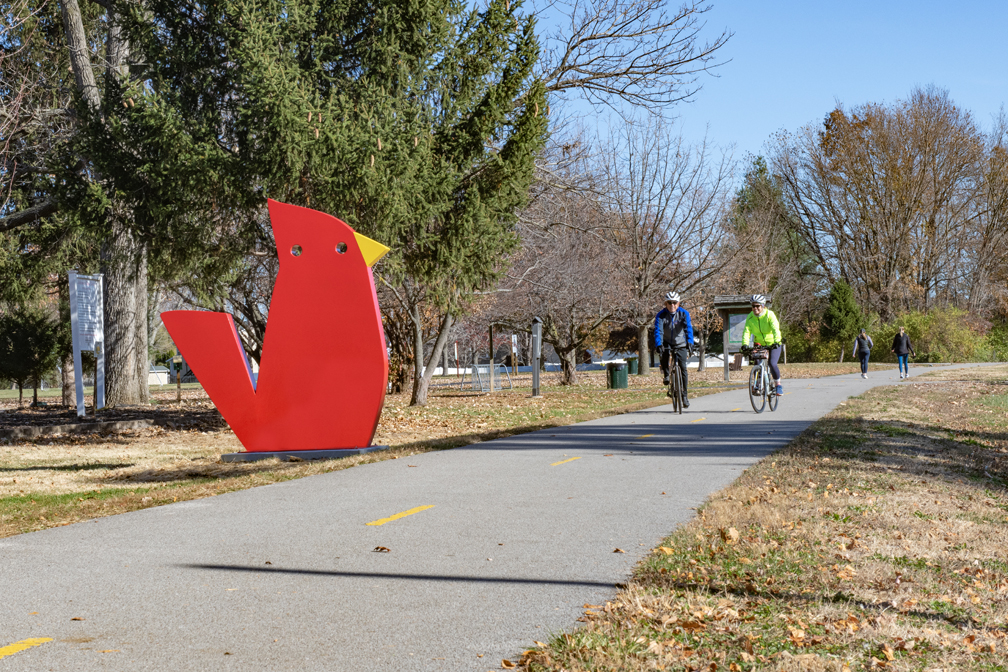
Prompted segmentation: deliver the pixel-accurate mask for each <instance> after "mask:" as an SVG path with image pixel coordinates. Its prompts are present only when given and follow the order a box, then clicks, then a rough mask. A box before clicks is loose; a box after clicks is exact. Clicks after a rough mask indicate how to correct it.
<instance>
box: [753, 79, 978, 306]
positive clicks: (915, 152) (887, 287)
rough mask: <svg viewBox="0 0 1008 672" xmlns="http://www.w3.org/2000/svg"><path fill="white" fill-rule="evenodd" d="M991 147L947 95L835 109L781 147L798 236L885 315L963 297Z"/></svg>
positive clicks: (779, 160)
mask: <svg viewBox="0 0 1008 672" xmlns="http://www.w3.org/2000/svg"><path fill="white" fill-rule="evenodd" d="M983 148H984V142H983V137H982V134H981V133H980V131H979V129H978V128H977V126H976V124H975V123H974V122H973V119H972V117H971V116H970V114H969V113H968V112H966V111H964V110H962V109H961V108H959V107H957V106H956V105H954V103H953V102H952V101H951V99H950V98H949V96H948V92H947V91H944V90H940V89H935V88H927V89H916V90H915V91H913V92H912V94H911V96H910V98H909V99H908V100H906V101H899V102H897V103H896V104H894V105H891V106H883V105H876V104H866V105H863V106H860V107H857V108H855V109H853V110H852V111H851V112H850V113H848V112H846V111H845V110H844V109H843V108H841V107H838V108H837V109H836V110H834V111H833V112H831V113H830V115H829V116H828V117H827V119H826V121H825V123H824V124H823V126H822V128H818V127H815V126H811V125H810V126H806V127H805V128H803V129H801V131H799V132H798V134H797V135H795V136H790V135H787V134H783V135H781V136H780V137H778V139H777V140H776V143H775V146H774V148H773V155H772V160H773V167H774V171H775V173H776V174H778V175H779V176H780V177H781V180H782V185H783V192H784V197H785V200H786V202H787V204H788V206H789V207H790V208H791V210H792V211H793V213H794V215H795V218H796V225H797V226H796V229H795V230H796V231H797V232H798V233H799V235H801V237H802V239H803V241H804V243H805V244H806V245H807V246H808V248H809V249H810V250H811V251H812V253H813V254H814V255H815V257H816V259H817V261H818V263H819V265H820V267H821V269H822V272H823V274H824V275H825V276H826V278H827V280H828V281H829V283H830V284H832V283H833V282H834V281H835V280H837V279H844V280H845V281H847V282H848V284H850V285H851V287H853V288H854V290H855V292H857V294H858V297H859V302H860V303H861V304H862V305H864V306H866V307H868V308H869V309H871V310H875V311H878V312H879V313H880V315H881V316H882V317H883V319H888V318H889V317H890V316H891V315H893V314H895V313H896V312H898V311H900V310H904V309H909V308H917V309H926V308H927V307H928V306H929V305H931V304H932V303H934V302H935V301H939V302H955V301H956V300H957V299H956V296H957V295H958V294H959V291H960V290H959V287H960V286H961V281H962V280H963V279H964V278H965V273H967V272H968V269H969V268H970V262H969V259H968V258H967V256H966V252H967V251H968V249H969V245H968V241H969V239H970V237H971V230H972V229H973V228H974V225H975V223H974V219H975V217H974V215H975V208H974V204H975V200H976V195H977V191H978V189H979V187H980V185H981V183H982V179H981V165H982V162H983V154H984V152H983Z"/></svg>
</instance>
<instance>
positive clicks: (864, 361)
mask: <svg viewBox="0 0 1008 672" xmlns="http://www.w3.org/2000/svg"><path fill="white" fill-rule="evenodd" d="M874 347H875V343H874V342H873V341H872V340H871V336H869V335H868V334H866V333H865V330H864V329H862V330H861V333H860V334H858V335H857V338H855V339H854V351H853V352H852V353H851V357H854V356H855V355H857V357H858V358H859V359H860V360H861V377H862V378H867V377H868V356H869V355H870V354H871V349H872V348H874Z"/></svg>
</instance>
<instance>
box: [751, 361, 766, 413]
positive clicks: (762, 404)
mask: <svg viewBox="0 0 1008 672" xmlns="http://www.w3.org/2000/svg"><path fill="white" fill-rule="evenodd" d="M765 395H766V383H765V382H764V380H763V372H762V371H761V370H760V367H758V366H754V367H752V370H751V371H750V372H749V403H751V404H752V409H753V410H754V411H756V412H757V413H762V412H763V409H765V408H766V396H765Z"/></svg>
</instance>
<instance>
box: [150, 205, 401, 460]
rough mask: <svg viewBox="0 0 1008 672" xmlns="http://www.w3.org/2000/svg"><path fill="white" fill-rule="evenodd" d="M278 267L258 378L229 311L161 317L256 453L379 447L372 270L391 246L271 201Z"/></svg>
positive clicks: (384, 370) (383, 380) (379, 354)
mask: <svg viewBox="0 0 1008 672" xmlns="http://www.w3.org/2000/svg"><path fill="white" fill-rule="evenodd" d="M269 214H270V222H271V224H272V226H273V236H274V238H275V240H276V246H277V255H278V256H279V258H280V271H279V273H278V274H277V278H276V284H275V285H274V287H273V298H272V300H271V302H270V308H269V319H268V320H267V323H266V334H265V336H264V338H263V347H262V356H261V358H260V362H259V364H260V365H259V376H258V379H257V380H254V379H253V376H252V371H251V369H250V368H249V363H248V359H247V358H246V356H245V351H244V349H243V348H242V344H241V339H240V338H239V337H238V331H237V330H236V329H235V323H234V319H233V318H232V317H231V315H229V314H228V313H212V312H206V311H196V310H176V311H169V312H165V313H162V314H161V318H162V319H163V320H164V324H165V327H166V328H167V329H168V333H169V334H170V335H171V337H172V339H173V340H174V341H175V345H176V346H178V348H179V352H180V353H181V354H182V355H183V356H184V357H185V359H186V362H187V363H188V364H189V366H190V368H191V369H192V370H193V373H195V374H196V377H197V378H198V379H199V381H200V383H202V385H203V389H205V390H206V392H207V394H208V395H209V396H210V399H211V400H212V401H213V402H214V404H215V405H216V406H217V409H218V410H219V411H220V412H221V415H223V416H224V419H225V420H227V422H228V424H229V425H231V429H232V430H234V433H235V435H236V436H237V437H238V439H239V440H240V441H241V442H242V445H244V446H245V449H246V450H247V451H249V452H271V451H291V450H322V449H338V448H364V447H367V446H369V445H371V439H372V438H374V432H375V428H376V427H377V425H378V418H379V416H380V415H381V409H382V403H383V402H384V400H385V390H386V386H387V384H388V354H387V351H386V349H385V332H384V330H383V329H382V321H381V313H380V312H379V309H378V297H377V296H376V295H375V285H374V277H373V276H372V274H371V266H372V265H373V264H374V263H375V262H376V261H378V259H380V258H381V257H382V256H383V255H384V254H385V253H386V252H388V251H389V248H387V247H385V246H384V245H382V244H381V243H377V242H375V241H373V240H371V239H370V238H366V237H364V236H362V235H360V234H359V233H356V232H355V231H354V230H353V229H351V228H350V227H349V226H347V225H346V224H345V223H343V222H341V221H340V220H338V219H336V218H335V217H332V216H330V215H327V214H325V213H322V212H317V211H315V210H309V209H307V208H301V207H298V206H295V205H288V204H286V203H279V202H277V201H273V200H270V201H269Z"/></svg>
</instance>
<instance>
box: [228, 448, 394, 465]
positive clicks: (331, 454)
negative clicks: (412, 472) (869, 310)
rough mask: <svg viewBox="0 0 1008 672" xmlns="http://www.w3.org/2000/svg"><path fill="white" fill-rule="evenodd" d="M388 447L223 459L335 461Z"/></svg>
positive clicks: (237, 455) (234, 455)
mask: <svg viewBox="0 0 1008 672" xmlns="http://www.w3.org/2000/svg"><path fill="white" fill-rule="evenodd" d="M387 449H388V446H368V447H367V448H340V449H338V450H278V451H276V452H273V453H271V452H266V451H262V452H259V451H256V452H251V453H250V452H248V451H245V452H241V453H225V454H224V455H221V459H222V460H224V461H225V462H255V461H257V460H268V459H271V458H274V457H275V458H277V459H278V460H280V461H281V462H307V461H309V460H335V459H337V458H340V457H349V456H351V455H363V454H364V453H370V452H372V451H375V450H387Z"/></svg>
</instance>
